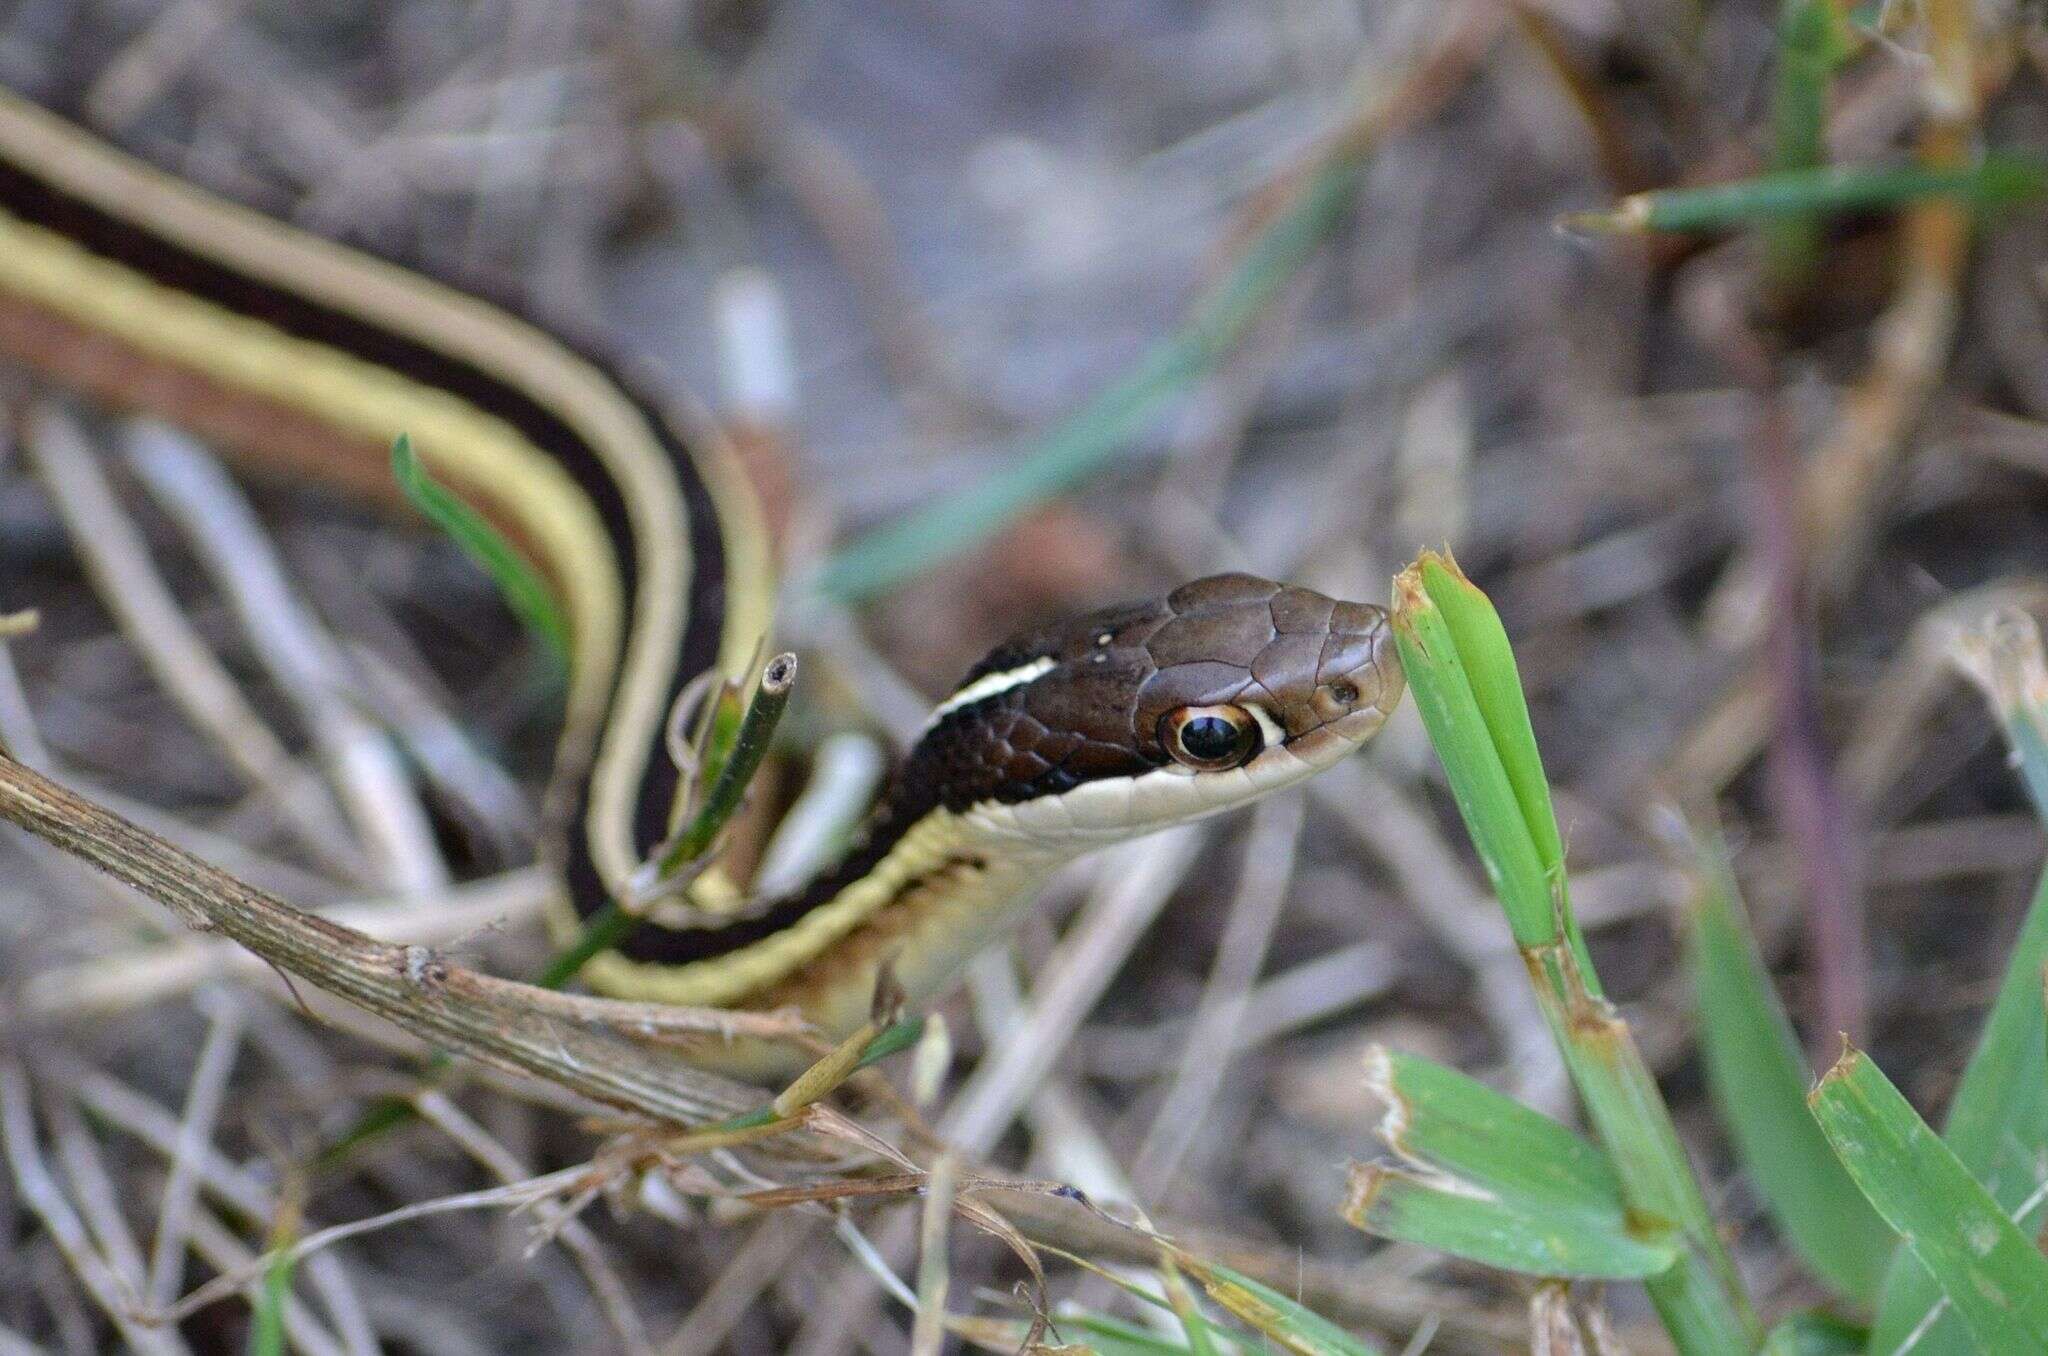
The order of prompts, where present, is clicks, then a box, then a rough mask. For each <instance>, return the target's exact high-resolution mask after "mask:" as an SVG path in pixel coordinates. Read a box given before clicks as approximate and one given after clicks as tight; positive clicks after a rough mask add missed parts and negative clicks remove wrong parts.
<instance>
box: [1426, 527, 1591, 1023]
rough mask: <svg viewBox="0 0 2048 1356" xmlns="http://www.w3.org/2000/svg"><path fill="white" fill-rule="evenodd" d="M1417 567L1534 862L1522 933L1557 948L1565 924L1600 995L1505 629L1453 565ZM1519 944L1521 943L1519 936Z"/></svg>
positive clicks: (1521, 904) (1434, 560) (1436, 561)
mask: <svg viewBox="0 0 2048 1356" xmlns="http://www.w3.org/2000/svg"><path fill="white" fill-rule="evenodd" d="M1417 565H1418V567H1419V573H1420V576H1421V581H1422V587H1423V589H1424V590H1425V591H1426V592H1427V594H1428V596H1429V599H1430V601H1431V602H1432V603H1434V604H1435V605H1436V610H1437V613H1438V615H1439V616H1441V618H1442V619H1443V625H1444V630H1445V632H1446V633H1447V634H1448V636H1449V638H1450V641H1451V644H1452V646H1453V647H1454V648H1455V652H1456V655H1457V662H1458V664H1459V665H1460V666H1461V667H1462V668H1463V670H1464V676H1465V680H1466V682H1467V683H1468V684H1469V685H1470V687H1471V691H1472V698H1473V703H1474V705H1475V707H1476V708H1477V710H1478V712H1479V718H1480V721H1481V723H1482V724H1483V725H1484V727H1485V730H1486V736H1487V739H1488V742H1489V743H1490V744H1491V745H1492V749H1493V756H1494V758H1495V759H1496V760H1497V761H1498V763H1499V765H1500V769H1501V772H1502V774H1503V775H1504V776H1505V777H1506V778H1507V783H1508V789H1509V791H1510V793H1511V794H1512V795H1513V797H1514V801H1515V806H1516V809H1517V811H1518V813H1519V818H1520V820H1521V823H1522V825H1523V827H1524V829H1525V830H1526V831H1527V834H1528V839H1529V846H1530V847H1531V848H1532V849H1533V850H1534V852H1535V854H1536V869H1537V871H1538V872H1539V873H1540V883H1538V882H1527V881H1525V882H1524V883H1523V886H1522V891H1521V894H1522V898H1520V899H1519V900H1518V901H1517V903H1516V905H1515V906H1514V907H1515V908H1516V909H1518V910H1519V911H1520V912H1522V913H1523V914H1524V915H1525V916H1526V923H1525V925H1526V926H1527V927H1528V929H1529V931H1530V935H1531V937H1532V938H1533V937H1536V936H1540V937H1541V938H1542V939H1543V941H1545V942H1548V941H1550V940H1554V938H1555V935H1556V932H1555V929H1556V927H1557V925H1558V922H1559V920H1560V919H1562V920H1563V926H1564V929H1565V932H1566V934H1567V935H1568V936H1569V937H1570V938H1571V943H1572V949H1573V951H1575V952H1576V953H1577V955H1578V959H1579V965H1580V969H1581V972H1582V973H1583V975H1584V976H1585V980H1586V986H1587V988H1589V989H1590V990H1591V991H1592V992H1593V993H1594V994H1596V995H1597V994H1598V993H1599V992H1600V982H1599V978H1598V976H1596V975H1595V974H1594V973H1593V965H1592V961H1591V959H1590V958H1589V957H1588V955H1587V953H1586V943H1585V939H1584V938H1583V937H1581V936H1580V935H1579V928H1578V923H1577V921H1576V920H1575V919H1574V918H1573V917H1572V911H1571V894H1570V889H1569V884H1568V882H1567V880H1566V876H1565V862H1564V835H1563V834H1562V833H1560V832H1559V831H1558V827H1557V809H1556V807H1555V806H1553V805H1552V804H1551V799H1550V778H1549V777H1548V776H1546V775H1545V773H1544V771H1543V755H1542V753H1541V752H1540V751H1539V750H1538V749H1537V747H1536V731H1535V728H1534V727H1533V726H1532V725H1531V724H1530V722H1529V701H1528V698H1527V697H1525V696H1523V694H1522V675H1521V671H1520V669H1519V668H1518V667H1517V666H1516V664H1515V651H1514V647H1513V646H1512V645H1511V644H1509V642H1508V633H1507V628H1505V627H1504V626H1502V625H1501V621H1500V614H1499V613H1498V612H1496V611H1495V610H1494V607H1493V603H1492V601H1491V600H1490V599H1488V598H1487V596H1486V595H1485V593H1483V592H1481V591H1480V589H1479V587H1478V585H1476V584H1474V583H1473V582H1472V581H1471V580H1470V579H1467V578H1466V577H1465V573H1464V571H1462V570H1460V569H1459V568H1458V565H1457V562H1456V561H1454V560H1452V559H1451V558H1450V557H1448V556H1438V555H1436V554H1435V553H1433V552H1424V553H1423V555H1422V557H1421V558H1420V559H1419V560H1418V561H1417ZM1397 634H1398V632H1397ZM1503 902H1505V900H1503ZM1516 937H1517V939H1518V940H1521V939H1522V932H1521V931H1520V930H1519V929H1518V930H1517V932H1516Z"/></svg>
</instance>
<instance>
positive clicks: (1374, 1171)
mask: <svg viewBox="0 0 2048 1356" xmlns="http://www.w3.org/2000/svg"><path fill="white" fill-rule="evenodd" d="M1366 1083H1367V1086H1368V1087H1369V1088H1371V1090H1372V1091H1373V1092H1374V1093H1375V1094H1377V1095H1378V1096H1379V1098H1380V1099H1381V1101H1382V1102H1383V1103H1384V1104H1385V1105H1386V1108H1387V1111H1386V1114H1385V1116H1384V1117H1383V1118H1382V1119H1381V1122H1380V1136H1381V1139H1382V1141H1383V1142H1384V1143H1385V1145H1386V1147H1387V1149H1388V1151H1389V1153H1390V1154H1392V1155H1394V1158H1392V1159H1390V1160H1386V1161H1381V1162H1377V1163H1368V1164H1363V1165H1361V1166H1359V1167H1357V1168H1355V1169H1353V1171H1352V1176H1351V1197H1350V1201H1349V1203H1348V1204H1347V1205H1346V1207H1345V1210H1344V1217H1345V1218H1346V1219H1347V1220H1349V1221H1350V1222H1351V1223H1352V1224H1353V1225H1354V1226H1356V1227H1357V1228H1359V1229H1362V1230H1364V1231H1365V1232H1367V1233H1369V1234H1373V1235H1376V1236H1378V1237H1381V1238H1394V1239H1400V1240H1402V1241H1404V1242H1409V1243H1417V1244H1421V1245H1422V1246H1424V1247H1429V1248H1434V1249H1436V1250H1438V1251H1439V1252H1447V1253H1451V1254H1453V1255H1454V1256H1458V1257H1463V1258H1466V1259H1467V1260H1469V1261H1475V1262H1482V1263H1485V1264H1486V1265H1488V1266H1493V1267H1499V1268H1501V1269H1502V1270H1506V1271H1519V1272H1524V1273H1527V1274H1529V1275H1535V1276H1565V1277H1580V1278H1605V1279H1610V1280H1641V1279H1643V1278H1644V1277H1648V1276H1655V1275H1659V1274H1661V1273H1662V1272H1665V1271H1667V1270H1669V1269H1670V1268H1671V1266H1672V1265H1673V1264H1674V1263H1675V1262H1677V1260H1678V1256H1679V1246H1680V1245H1679V1243H1678V1241H1677V1240H1675V1239H1674V1238H1673V1237H1672V1236H1671V1234H1670V1232H1669V1231H1668V1230H1661V1229H1655V1228H1644V1227H1643V1226H1642V1224H1641V1223H1640V1221H1637V1220H1635V1219H1632V1218H1631V1216H1630V1213H1629V1210H1628V1207H1627V1205H1626V1204H1625V1203H1624V1202H1623V1200H1622V1194H1621V1184H1620V1182H1619V1181H1618V1180H1616V1178H1615V1175H1614V1170H1613V1168H1612V1167H1611V1166H1610V1165H1609V1163H1608V1161H1607V1156H1606V1155H1605V1154H1603V1153H1602V1152H1600V1150H1598V1149H1597V1148H1595V1147H1593V1145H1591V1144H1589V1143H1587V1142H1586V1141H1585V1140H1584V1139H1581V1138H1580V1137H1579V1136H1578V1135H1575V1134H1573V1133H1572V1132H1571V1131H1570V1130H1568V1129H1566V1128H1565V1127H1564V1126H1562V1125H1559V1124H1558V1123H1557V1122H1555V1121H1553V1120H1551V1119H1550V1118H1549V1117H1548V1116H1544V1115H1542V1114H1541V1113H1539V1112H1536V1111H1532V1110H1530V1109H1529V1108H1527V1107H1525V1106H1522V1105H1521V1104H1520V1103H1518V1102H1516V1101H1515V1100H1514V1099H1513V1098H1510V1097H1505V1096H1503V1095H1501V1094H1500V1093H1498V1092H1495V1091H1494V1090H1493V1089H1492V1088H1489V1087H1487V1086H1486V1085H1485V1084H1484V1083H1481V1082H1479V1081H1477V1080H1476V1079H1472V1078H1468V1077H1466V1076H1465V1075H1464V1074H1461V1073H1458V1072H1456V1071H1454V1070H1451V1069H1445V1068H1442V1067H1440V1066H1438V1065H1435V1064H1431V1063H1430V1062H1429V1061H1427V1060H1423V1059H1417V1058H1415V1057H1414V1056H1411V1055H1402V1054H1398V1053H1395V1052H1392V1051H1389V1050H1387V1049H1385V1048H1384V1047H1380V1046H1375V1047H1373V1048H1372V1049H1371V1050H1370V1051H1369V1052H1368V1053H1367V1055H1366Z"/></svg>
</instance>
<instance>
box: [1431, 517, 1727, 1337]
mask: <svg viewBox="0 0 2048 1356" xmlns="http://www.w3.org/2000/svg"><path fill="white" fill-rule="evenodd" d="M1393 625H1394V637H1395V642H1396V644H1397V645H1398V646H1399V648H1400V651H1401V658H1402V661H1403V663H1404V664H1405V665H1406V666H1407V672H1408V686H1409V690H1410V691H1411V692H1413V693H1414V694H1415V702H1416V709H1417V710H1418V711H1419V712H1420V713H1421V715H1422V719H1423V724H1424V725H1425V727H1427V729H1428V731H1429V735H1430V741H1431V743H1432V744H1433V745H1434V746H1435V748H1436V752H1437V757H1438V759H1439V760H1441V762H1442V763H1443V766H1444V771H1445V774H1446V776H1447V778H1448V780H1449V781H1450V784H1451V789H1452V793H1453V794H1454V796H1455V797H1456V799H1457V802H1458V809H1459V812H1460V814H1462V815H1463V816H1464V819H1465V826H1466V830H1467V832H1469V833H1470V834H1471V837H1472V841H1473V844H1474V846H1475V847H1476V848H1477V850H1478V852H1479V856H1480V859H1481V861H1482V862H1483V863H1484V864H1485V866H1486V869H1487V875H1488V878H1489V879H1490V880H1491V881H1492V883H1493V886H1494V892H1495V893H1496V894H1497V895H1498V896H1499V897H1500V901H1501V904H1502V907H1503V908H1504V910H1505V911H1506V913H1507V916H1508V922H1509V926H1510V929H1511V930H1512V931H1513V933H1514V936H1515V940H1516V942H1517V944H1518V945H1519V947H1520V949H1521V952H1522V956H1523V960H1524V962H1525V963H1526V964H1527V966H1528V968H1529V972H1530V977H1531V980H1532V981H1533V983H1534V986H1535V989H1536V997H1537V1002H1538V1004H1539V1005H1540V1007H1541V1009H1542V1012H1543V1016H1544V1020H1545V1021H1546V1022H1547V1023H1548V1024H1549V1026H1550V1029H1551V1032H1552V1035H1553V1037H1554V1038H1555V1039H1556V1041H1557V1043H1558V1047H1559V1049H1560V1050H1561V1051H1562V1052H1563V1055H1564V1058H1565V1065H1566V1067H1567V1068H1568V1069H1569V1070H1570V1072H1571V1075H1572V1079H1573V1082H1574V1084H1575V1085H1576V1087H1577V1088H1578V1091H1579V1095H1580V1097H1581V1098H1583V1099H1584V1101H1585V1104H1586V1111H1587V1115H1588V1117H1589V1119H1590V1120H1591V1121H1592V1124H1593V1126H1594V1128H1595V1129H1596V1130H1597V1131H1598V1133H1599V1137H1600V1142H1601V1144H1602V1145H1603V1146H1604V1147H1605V1148H1606V1151H1607V1154H1608V1156H1609V1161H1610V1162H1611V1163H1612V1165H1613V1167H1614V1170H1615V1174H1616V1176H1617V1177H1618V1178H1619V1179H1620V1181H1621V1184H1622V1193H1623V1196H1624V1199H1626V1200H1627V1202H1628V1205H1629V1208H1630V1210H1631V1211H1632V1212H1633V1214H1634V1215H1635V1216H1636V1218H1638V1219H1639V1220H1641V1221H1643V1222H1645V1223H1646V1224H1648V1225H1650V1226H1652V1227H1656V1228H1664V1227H1668V1228H1670V1229H1672V1230H1674V1231H1675V1232H1676V1233H1678V1234H1679V1235H1681V1236H1682V1238H1683V1242H1684V1248H1683V1253H1682V1255H1681V1257H1680V1259H1679V1261H1678V1263H1677V1264H1676V1265H1674V1266H1672V1267H1670V1268H1669V1269H1668V1270H1666V1271H1665V1272H1663V1273H1661V1274H1659V1275H1657V1276H1654V1277H1650V1278H1648V1279H1646V1280H1645V1281H1644V1285H1645V1287H1646V1289H1647V1290H1648V1291H1649V1294H1650V1298H1651V1300H1652V1302H1653V1303H1654V1304H1655V1305H1656V1306H1657V1312H1658V1315H1659V1317H1661V1318H1662V1319H1663V1321H1664V1325H1665V1329H1666V1331H1667V1332H1668V1333H1669V1334H1670V1336H1671V1339H1672V1341H1673V1343H1674V1344H1675V1345H1676V1346H1677V1347H1678V1349H1679V1350H1680V1351H1681V1352H1683V1353H1686V1354H1687V1356H1691V1354H1692V1353H1714V1354H1715V1356H1720V1353H1724V1352H1729V1351H1747V1350H1751V1349H1753V1348H1754V1347H1755V1346H1756V1345H1757V1343H1758V1342H1760V1341H1761V1340H1762V1337H1763V1330H1762V1328H1761V1326H1760V1325H1759V1324H1758V1323H1757V1321H1756V1317H1755V1314H1754V1312H1753V1311H1752V1309H1751V1306H1750V1303H1749V1298H1748V1295H1747V1294H1746V1292H1745V1291H1744V1290H1743V1287H1742V1282H1741V1278H1740V1277H1739V1276H1738V1275H1737V1274H1736V1271H1735V1264H1734V1262H1733V1260H1732V1259H1731V1258H1730V1257H1729V1255H1728V1251H1727V1248H1726V1246H1725V1245H1724V1244H1723V1242H1722V1240H1721V1237H1720V1233H1719V1230H1718V1228H1717V1226H1716V1224H1715V1221H1714V1218H1713V1214H1712V1212H1711V1211H1709V1210H1708V1208H1707V1204H1706V1199H1705V1197H1704V1196H1703V1195H1702V1193H1701V1191H1700V1187H1699V1182H1698V1179H1697V1178H1695V1177H1694V1175H1693V1172H1692V1167H1691V1165H1690V1164H1689V1163H1688V1162H1687V1160H1686V1156H1685V1150H1684V1148H1683V1146H1682V1145H1681V1144H1680V1143H1679V1140H1678V1132H1677V1130H1676V1129H1675V1128H1674V1127H1673V1125H1672V1123H1671V1114H1670V1111H1669V1109H1668V1108H1666V1107H1665V1105H1664V1102H1663V1098H1662V1097H1661V1095H1660V1094H1659V1093H1658V1091H1657V1085H1656V1080H1655V1078H1654V1077H1653V1076H1652V1075H1651V1073H1650V1070H1649V1067H1648V1066H1647V1065H1646V1064H1645V1063H1644V1061H1643V1058H1642V1052H1641V1051H1640V1050H1639V1049H1637V1047H1636V1044H1635V1040H1634V1037H1633V1036H1632V1035H1631V1034H1630V1032H1629V1030H1628V1027H1627V1024H1626V1023H1624V1022H1623V1021H1622V1020H1621V1018H1620V1017H1619V1015H1618V1014H1616V1013H1615V1011H1614V1009H1613V1007H1612V1006H1611V1005H1610V1004H1608V1003H1607V1002H1606V1001H1605V1000H1604V999H1602V998H1601V997H1600V993H1599V988H1598V980H1597V979H1596V978H1595V976H1594V974H1593V969H1592V963H1591V961H1590V959H1589V958H1588V957H1587V955H1586V950H1585V944H1584V941H1583V939H1582V938H1581V937H1580V935H1579V932H1578V929H1577V926H1576V925H1575V923H1574V922H1573V920H1572V916H1571V908H1570V898H1569V895H1568V894H1567V892H1566V890H1565V888H1564V876H1563V864H1562V851H1563V850H1562V847H1561V843H1562V837H1561V835H1560V834H1559V833H1558V830H1557V824H1556V815H1555V812H1554V810H1553V809H1552V807H1551V801H1550V793H1549V789H1548V786H1547V783H1545V784H1541V785H1539V784H1538V783H1539V782H1540V781H1541V779H1542V776H1543V774H1542V763H1541V760H1540V759H1539V758H1538V757H1537V756H1536V742H1535V735H1534V733H1533V732H1532V731H1531V730H1530V728H1529V721H1528V710H1527V705H1526V702H1525V701H1524V699H1523V698H1522V696H1521V693H1520V679H1519V678H1518V677H1517V676H1516V673H1515V668H1514V654H1513V651H1512V649H1511V648H1510V646H1509V645H1508V642H1507V636H1506V632H1505V630H1503V629H1502V627H1501V625H1500V620H1499V618H1498V616H1496V615H1495V614H1494V610H1493V606H1492V604H1491V603H1490V602H1489V601H1488V600H1487V598H1486V595H1485V594H1484V593H1482V592H1481V591H1480V590H1478V589H1477V588H1476V587H1474V586H1473V585H1472V584H1471V583H1470V581H1469V580H1466V579H1465V577H1464V575H1463V574H1462V573H1461V572H1460V571H1459V570H1458V567H1457V563H1456V562H1455V561H1452V560H1451V559H1449V558H1448V557H1446V556H1440V555H1437V554H1434V553H1428V552H1426V553H1424V555H1423V556H1422V557H1421V558H1420V559H1419V560H1417V561H1416V562H1415V563H1414V564H1413V565H1410V566H1409V567H1408V568H1407V569H1406V570H1404V571H1402V572H1401V574H1400V576H1399V577H1398V578H1396V580H1395V581H1394V616H1393ZM1511 768H1512V769H1513V771H1512V772H1511V771H1510V769H1511Z"/></svg>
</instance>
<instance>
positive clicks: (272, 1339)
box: [249, 1253, 292, 1356]
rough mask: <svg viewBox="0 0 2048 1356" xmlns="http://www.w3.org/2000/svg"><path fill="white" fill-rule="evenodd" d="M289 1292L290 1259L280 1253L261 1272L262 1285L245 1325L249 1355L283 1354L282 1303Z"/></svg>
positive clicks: (290, 1289)
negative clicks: (254, 1306) (247, 1333)
mask: <svg viewBox="0 0 2048 1356" xmlns="http://www.w3.org/2000/svg"><path fill="white" fill-rule="evenodd" d="M291 1293H292V1260H291V1255H290V1254H289V1253H284V1254H281V1255H279V1257H278V1258H277V1260H276V1261H274V1262H272V1263H271V1264H270V1266H269V1267H268V1268H267V1269H266V1270H265V1271H264V1273H263V1289H262V1290H261V1291H260V1292H259V1293H258V1298H257V1302H256V1312H255V1315H254V1321H253V1322H252V1323H251V1324H250V1326H249V1356H284V1305H285V1301H286V1300H287V1299H289V1298H290V1297H291Z"/></svg>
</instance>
